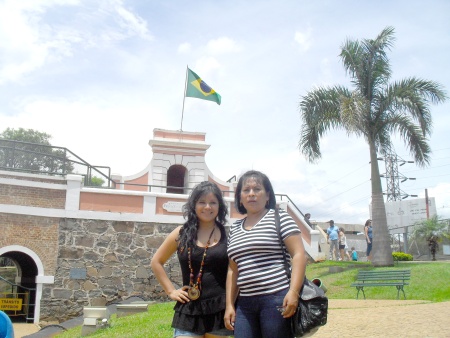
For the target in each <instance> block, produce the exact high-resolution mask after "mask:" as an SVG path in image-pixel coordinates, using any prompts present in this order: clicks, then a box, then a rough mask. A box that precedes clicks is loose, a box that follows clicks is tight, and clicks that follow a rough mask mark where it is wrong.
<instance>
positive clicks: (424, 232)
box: [412, 215, 450, 241]
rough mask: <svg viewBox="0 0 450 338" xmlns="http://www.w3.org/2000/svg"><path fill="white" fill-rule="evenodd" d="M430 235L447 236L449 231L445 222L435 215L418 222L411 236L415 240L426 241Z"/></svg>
mask: <svg viewBox="0 0 450 338" xmlns="http://www.w3.org/2000/svg"><path fill="white" fill-rule="evenodd" d="M431 236H436V237H438V238H440V239H441V238H442V237H445V238H449V237H450V231H449V227H448V225H447V223H446V222H444V221H442V220H441V219H440V218H439V216H437V215H435V216H433V217H432V218H430V219H426V220H424V221H422V222H418V223H417V224H416V226H415V227H414V231H413V233H412V238H414V239H415V240H416V241H427V240H428V239H429V238H430V237H431Z"/></svg>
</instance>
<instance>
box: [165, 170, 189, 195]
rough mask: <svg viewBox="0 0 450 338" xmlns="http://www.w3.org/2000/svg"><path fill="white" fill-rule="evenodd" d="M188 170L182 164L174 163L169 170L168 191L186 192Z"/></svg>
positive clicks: (173, 192) (175, 192)
mask: <svg viewBox="0 0 450 338" xmlns="http://www.w3.org/2000/svg"><path fill="white" fill-rule="evenodd" d="M186 175H187V170H186V168H185V167H183V166H182V165H179V164H176V165H173V166H171V167H170V168H169V170H167V193H172V194H184V188H185V182H186Z"/></svg>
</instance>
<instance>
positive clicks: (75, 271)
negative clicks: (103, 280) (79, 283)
mask: <svg viewBox="0 0 450 338" xmlns="http://www.w3.org/2000/svg"><path fill="white" fill-rule="evenodd" d="M70 279H86V269H85V268H71V269H70Z"/></svg>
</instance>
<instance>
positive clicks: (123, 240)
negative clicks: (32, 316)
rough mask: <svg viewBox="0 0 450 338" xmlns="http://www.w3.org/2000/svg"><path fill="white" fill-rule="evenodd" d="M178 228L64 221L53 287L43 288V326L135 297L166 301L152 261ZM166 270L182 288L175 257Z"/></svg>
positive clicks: (61, 223)
mask: <svg viewBox="0 0 450 338" xmlns="http://www.w3.org/2000/svg"><path fill="white" fill-rule="evenodd" d="M176 226H177V225H176V224H174V225H168V224H154V223H140V222H117V221H98V220H88V219H61V221H60V224H59V253H58V258H57V269H56V273H55V283H54V284H53V285H50V284H48V285H46V286H45V287H44V289H43V295H42V299H41V321H47V322H54V321H56V322H61V321H64V320H67V319H69V318H73V317H76V316H79V315H81V314H82V311H83V307H84V306H103V305H107V304H111V303H115V302H119V301H121V300H124V299H126V298H128V297H131V296H139V297H141V298H142V299H144V300H161V299H164V300H167V297H166V295H165V293H164V291H163V290H162V288H161V287H160V285H159V283H158V281H157V280H156V278H155V277H154V276H153V273H152V272H151V269H150V260H151V257H152V256H153V254H154V252H155V251H156V249H157V248H158V247H159V245H160V244H161V243H162V242H163V240H164V239H165V237H166V236H167V235H168V234H169V233H170V232H171V231H172V230H173V229H174V228H175V227H176ZM166 271H167V273H168V275H169V277H170V278H171V280H172V281H173V282H174V283H175V284H177V285H180V283H181V271H180V268H179V265H178V260H177V258H176V255H174V256H172V258H171V259H170V260H169V261H168V262H167V264H166Z"/></svg>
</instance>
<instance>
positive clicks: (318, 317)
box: [275, 208, 328, 337]
mask: <svg viewBox="0 0 450 338" xmlns="http://www.w3.org/2000/svg"><path fill="white" fill-rule="evenodd" d="M275 225H276V228H277V234H278V238H279V240H280V243H281V248H282V251H283V259H284V268H285V270H286V274H287V276H288V278H289V280H290V279H291V270H290V269H289V264H288V262H287V257H286V252H285V251H284V248H283V239H282V238H281V229H280V214H279V212H278V208H276V209H275ZM299 296H300V297H299V299H298V307H297V311H296V312H295V314H294V315H293V316H292V317H291V318H290V319H291V330H292V333H293V334H294V337H305V336H310V335H312V334H314V333H315V332H316V331H317V330H318V329H319V328H320V327H321V326H323V325H325V324H326V323H327V315H328V298H327V297H326V296H325V292H324V291H323V290H322V289H321V288H320V287H319V286H317V285H316V284H314V283H313V282H311V281H310V280H309V279H308V278H306V277H305V280H304V281H303V286H302V289H301V290H300V295H299Z"/></svg>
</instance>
